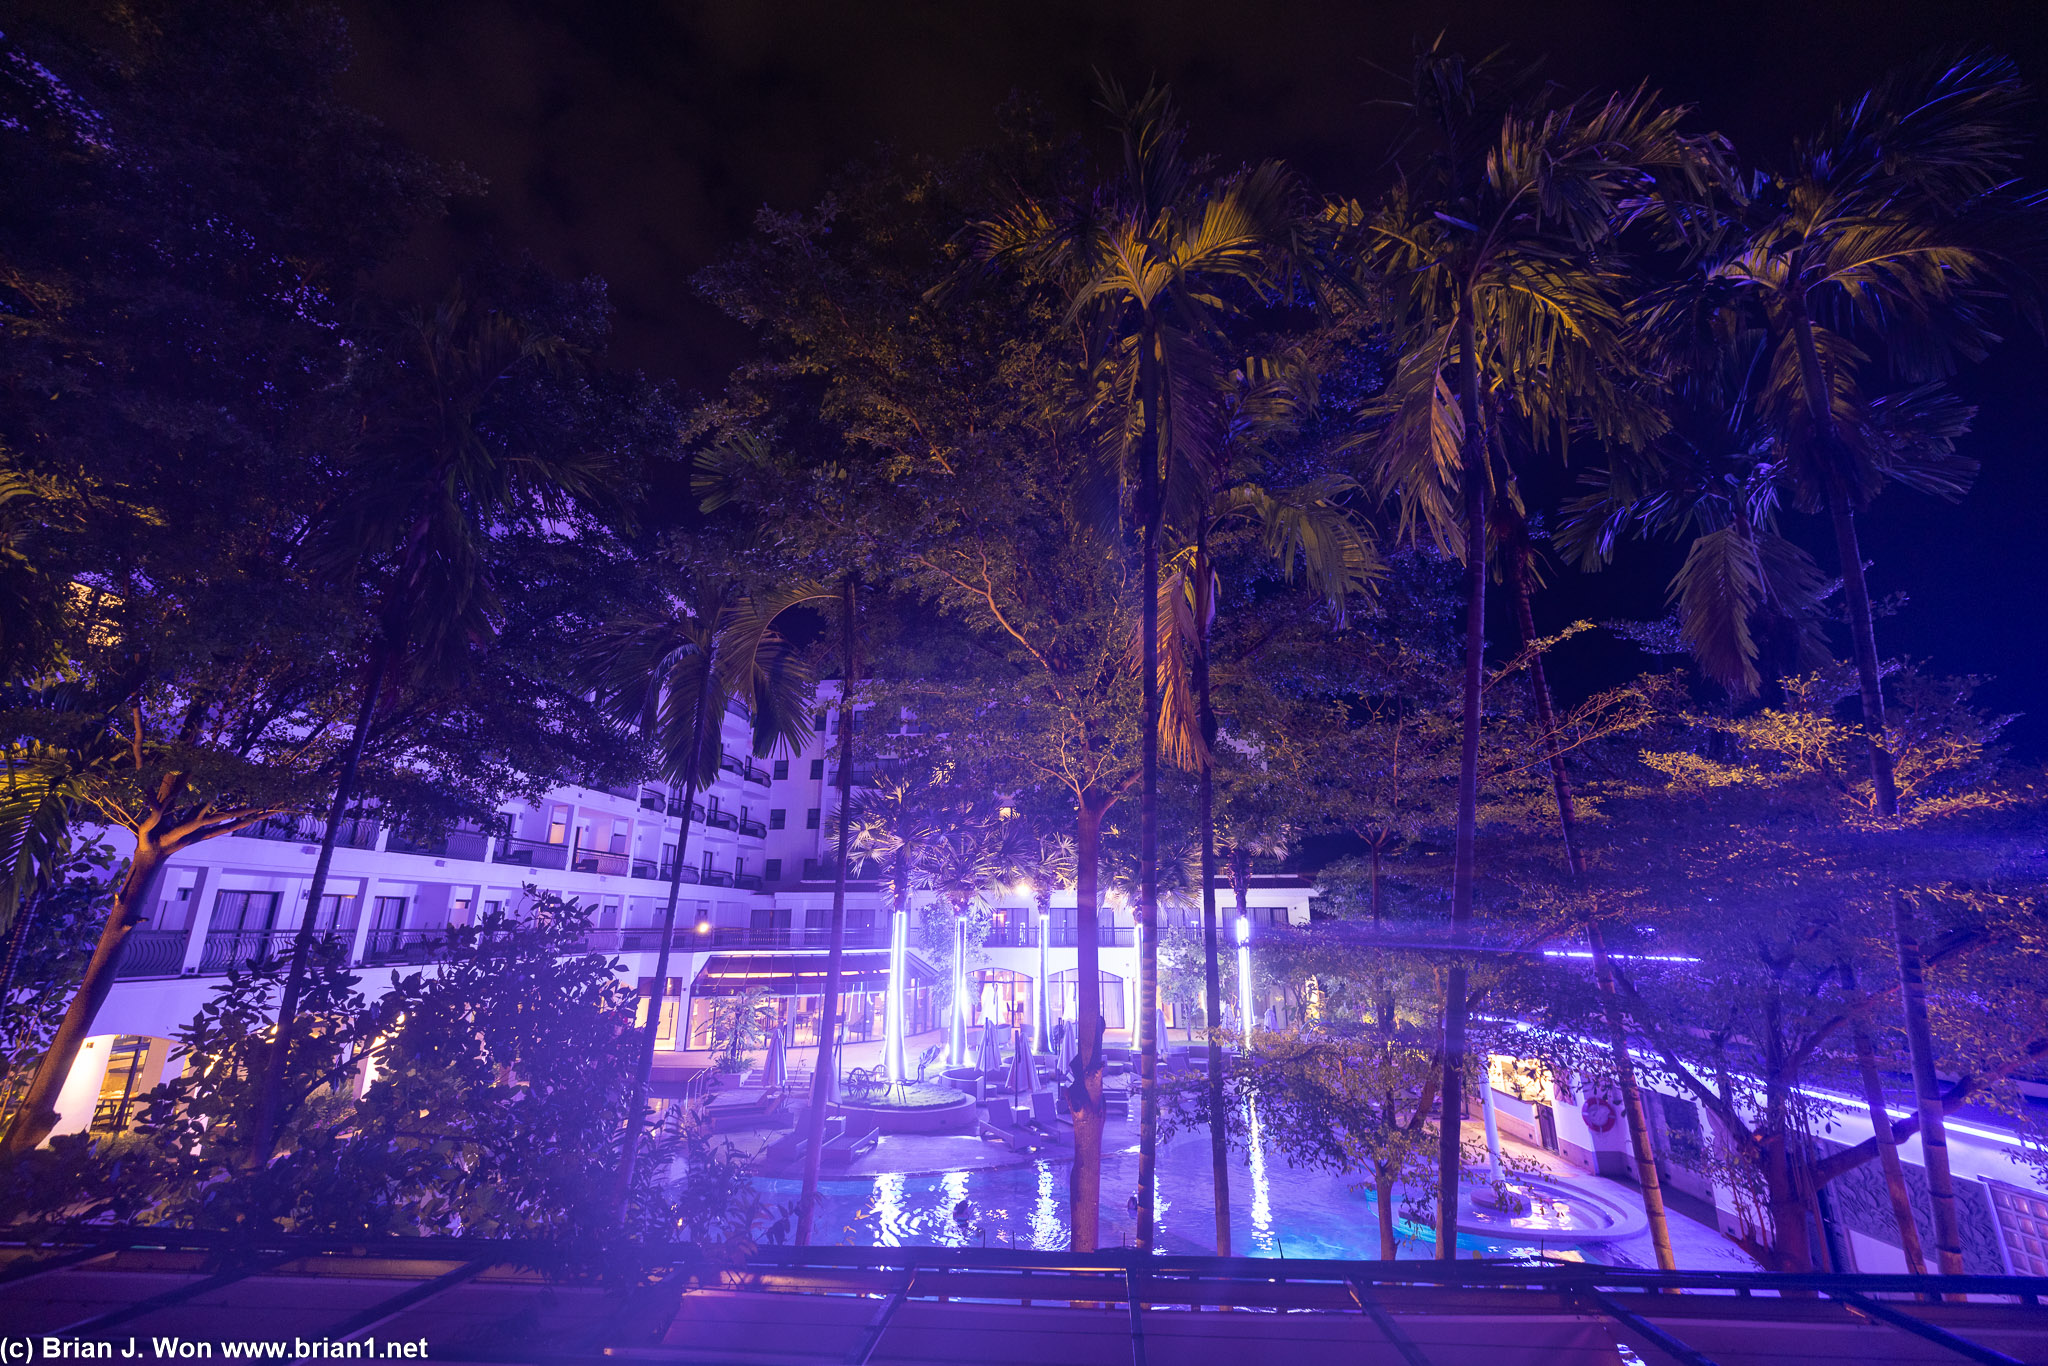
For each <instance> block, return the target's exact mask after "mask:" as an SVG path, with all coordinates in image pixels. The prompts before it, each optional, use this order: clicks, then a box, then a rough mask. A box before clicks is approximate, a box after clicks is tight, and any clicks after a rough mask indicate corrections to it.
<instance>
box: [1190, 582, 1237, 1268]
mask: <svg viewBox="0 0 2048 1366" xmlns="http://www.w3.org/2000/svg"><path fill="white" fill-rule="evenodd" d="M1208 597H1209V563H1208V548H1207V546H1206V544H1204V543H1203V542H1200V541H1198V542H1197V543H1196V547H1195V629H1196V630H1197V631H1198V632H1199V633H1200V641H1199V644H1198V646H1197V648H1196V651H1195V699H1196V705H1197V706H1198V708H1199V709H1200V726H1201V731H1202V760H1201V771H1200V773H1199V775H1198V777H1197V781H1198V783H1199V785H1200V801H1201V821H1202V993H1203V995H1202V1004H1203V1006H1204V1008H1205V1012H1206V1014H1207V1016H1208V1021H1209V1170H1210V1173H1211V1186H1212V1197H1213V1199H1214V1200H1215V1203H1216V1255H1217V1256H1219V1257H1228V1256H1229V1255H1230V1148H1229V1145H1228V1144H1227V1143H1226V1142H1225V1141H1224V1123H1223V1046H1222V1043H1221V1042H1220V1040H1221V1038H1222V1035H1221V1033H1220V1031H1221V1030H1222V1028H1223V982H1222V971H1221V968H1220V966H1219V965H1218V963H1217V954H1218V952H1219V949H1218V946H1217V938H1218V936H1217V933H1216V765H1215V762H1214V752H1213V750H1212V749H1211V746H1212V745H1213V744H1214V743H1215V739H1216V713H1215V710H1214V708H1212V707H1211V706H1210V702H1209V608H1208Z"/></svg>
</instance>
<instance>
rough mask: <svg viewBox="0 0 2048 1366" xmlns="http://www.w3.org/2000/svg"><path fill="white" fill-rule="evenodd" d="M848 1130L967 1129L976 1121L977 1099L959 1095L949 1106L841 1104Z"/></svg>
mask: <svg viewBox="0 0 2048 1366" xmlns="http://www.w3.org/2000/svg"><path fill="white" fill-rule="evenodd" d="M839 1108H840V1110H841V1111H842V1112H844V1113H845V1115H846V1127H847V1129H848V1130H849V1131H859V1130H863V1129H880V1130H881V1131H882V1132H883V1133H885V1134H943V1133H952V1132H954V1131H956V1130H962V1129H966V1128H968V1127H969V1126H971V1125H972V1124H973V1123H974V1111H975V1108H976V1107H975V1102H974V1097H973V1096H971V1095H966V1094H963V1095H960V1096H957V1097H955V1098H954V1100H953V1103H952V1104H950V1105H920V1106H918V1107H916V1108H915V1109H909V1108H906V1107H903V1106H900V1105H842V1106H840V1107H839Z"/></svg>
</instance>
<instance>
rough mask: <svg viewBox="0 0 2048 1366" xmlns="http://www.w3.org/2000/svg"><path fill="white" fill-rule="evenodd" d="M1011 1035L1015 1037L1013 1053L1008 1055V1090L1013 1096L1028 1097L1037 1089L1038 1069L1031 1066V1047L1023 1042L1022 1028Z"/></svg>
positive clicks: (1013, 1031) (1019, 1027) (1018, 1028)
mask: <svg viewBox="0 0 2048 1366" xmlns="http://www.w3.org/2000/svg"><path fill="white" fill-rule="evenodd" d="M1011 1033H1012V1034H1013V1035H1014V1036H1015V1043H1014V1048H1015V1051H1014V1052H1012V1053H1011V1054H1010V1090H1011V1092H1012V1093H1013V1094H1015V1095H1020V1096H1022V1095H1028V1094H1030V1093H1031V1092H1033V1091H1036V1090H1037V1089H1038V1069H1037V1068H1035V1067H1033V1066H1032V1065H1031V1045H1030V1044H1028V1043H1026V1042H1025V1040H1024V1029H1023V1026H1021V1025H1020V1026H1018V1027H1017V1028H1016V1029H1014V1030H1012V1031H1011Z"/></svg>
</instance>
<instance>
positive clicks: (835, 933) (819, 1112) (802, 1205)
mask: <svg viewBox="0 0 2048 1366" xmlns="http://www.w3.org/2000/svg"><path fill="white" fill-rule="evenodd" d="M853 608H854V600H853V575H851V574H848V575H847V576H846V579H845V581H844V582H843V583H842V584H841V585H840V594H839V629H840V633H841V635H840V638H841V640H842V641H843V642H844V643H845V659H846V689H845V691H844V692H843V693H841V695H840V698H839V810H838V812H837V814H836V815H835V816H834V820H835V821H836V822H837V824H838V827H839V829H838V833H837V842H836V845H835V847H834V848H833V851H832V862H833V865H834V872H833V877H832V947H831V949H830V950H829V951H828V952H827V954H826V955H825V999H824V1001H823V1002H822V1004H821V1008H820V1010H819V1011H818V1029H819V1034H818V1062H817V1065H816V1067H815V1068H814V1069H813V1070H812V1072H811V1111H810V1115H809V1117H808V1120H807V1125H806V1127H807V1128H808V1130H809V1133H808V1137H809V1140H810V1141H809V1142H807V1143H805V1144H804V1184H803V1195H802V1196H801V1198H800V1200H799V1202H798V1205H797V1221H796V1244H797V1246H798V1247H806V1246H808V1245H809V1244H810V1241H811V1226H812V1223H813V1221H814V1220H815V1218H816V1216H817V1213H818V1161H819V1158H820V1157H821V1156H822V1154H821V1153H820V1151H819V1150H820V1149H821V1148H823V1147H824V1146H825V1103H826V1101H827V1100H828V1099H829V1098H830V1097H831V1095H832V1084H833V1081H834V1080H835V1079H836V1078H837V1077H838V1075H839V981H840V975H841V972H842V970H843V965H844V962H845V958H846V873H847V867H846V865H847V864H848V863H849V862H851V859H850V857H849V854H850V852H851V846H850V842H849V841H848V839H847V822H848V821H849V820H850V819H851V818H852V815H853V724H854V711H853V694H854V688H855V686H856V684H857V683H858V682H859V679H860V653H859V651H858V650H856V649H855V648H854V638H853Z"/></svg>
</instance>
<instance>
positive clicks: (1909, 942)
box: [1892, 889, 1963, 1276]
mask: <svg viewBox="0 0 2048 1366" xmlns="http://www.w3.org/2000/svg"><path fill="white" fill-rule="evenodd" d="M1892 937H1893V940H1894V942H1895V943H1896V944H1897V946H1898V953H1899V982H1900V984H1901V985H1902V987H1903V988H1904V990H1902V991H1901V992H1900V1004H1901V1006H1903V1007H1904V1014H1905V1021H1906V1043H1907V1046H1908V1049H1909V1051H1910V1053H1911V1056H1912V1060H1913V1093H1914V1099H1915V1100H1916V1102H1917V1108H1918V1110H1919V1112H1920V1160H1921V1162H1922V1164H1923V1165H1925V1167H1926V1168H1927V1193H1928V1197H1929V1201H1930V1203H1931V1204H1932V1205H1933V1207H1934V1255H1935V1260H1936V1264H1937V1265H1936V1269H1937V1270H1939V1271H1940V1272H1941V1274H1942V1275H1944V1276H1960V1275H1962V1274H1963V1230H1962V1223H1961V1221H1960V1219H1959V1218H1958V1215H1957V1212H1956V1184H1955V1177H1954V1174H1953V1173H1952V1172H1951V1171H1950V1170H1949V1160H1948V1120H1947V1111H1946V1110H1945V1109H1944V1108H1943V1106H1942V1103H1941V1082H1940V1079H1939V1078H1938V1077H1937V1076H1936V1075H1935V1071H1934V1031H1933V1030H1932V1029H1931V1028H1929V1026H1928V1022H1927V978H1926V975H1925V972H1924V969H1923V968H1922V966H1921V956H1920V931H1919V928H1918V927H1917V926H1916V924H1915V923H1914V916H1913V903H1912V900H1911V899H1910V898H1909V897H1907V896H1906V895H1905V893H1903V892H1900V891H1898V890H1896V889H1894V890H1893V892H1892Z"/></svg>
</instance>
